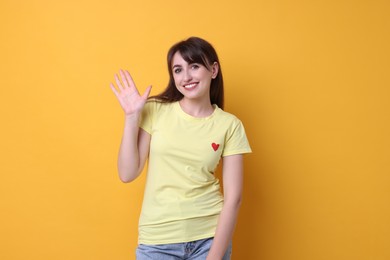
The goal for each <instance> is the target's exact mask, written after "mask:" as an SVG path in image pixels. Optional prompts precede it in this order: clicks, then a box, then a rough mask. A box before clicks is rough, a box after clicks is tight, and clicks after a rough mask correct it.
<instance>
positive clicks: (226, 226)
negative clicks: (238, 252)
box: [207, 154, 243, 260]
mask: <svg viewBox="0 0 390 260" xmlns="http://www.w3.org/2000/svg"><path fill="white" fill-rule="evenodd" d="M222 174H223V188H224V205H223V208H222V211H221V214H220V216H219V220H218V226H217V230H216V232H215V236H214V241H213V244H212V246H211V249H210V252H209V254H208V256H207V260H217V259H218V260H220V259H222V257H223V255H224V254H225V251H226V249H227V247H228V245H229V242H230V241H231V239H232V237H233V232H234V227H235V225H236V221H237V215H238V211H239V208H240V205H241V195H242V183H243V156H242V155H241V154H238V155H231V156H226V157H224V158H223V169H222Z"/></svg>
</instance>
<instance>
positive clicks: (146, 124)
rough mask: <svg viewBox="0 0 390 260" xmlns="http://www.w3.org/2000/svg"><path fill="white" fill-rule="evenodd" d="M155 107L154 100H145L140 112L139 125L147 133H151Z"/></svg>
mask: <svg viewBox="0 0 390 260" xmlns="http://www.w3.org/2000/svg"><path fill="white" fill-rule="evenodd" d="M155 108H156V106H155V102H153V101H147V102H146V104H145V106H144V108H143V110H142V113H141V119H140V123H139V127H140V128H142V129H143V130H145V131H146V132H148V133H149V134H152V127H153V121H154V120H153V118H154V113H155Z"/></svg>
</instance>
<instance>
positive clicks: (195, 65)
mask: <svg viewBox="0 0 390 260" xmlns="http://www.w3.org/2000/svg"><path fill="white" fill-rule="evenodd" d="M191 69H194V70H196V69H199V65H198V64H192V65H191Z"/></svg>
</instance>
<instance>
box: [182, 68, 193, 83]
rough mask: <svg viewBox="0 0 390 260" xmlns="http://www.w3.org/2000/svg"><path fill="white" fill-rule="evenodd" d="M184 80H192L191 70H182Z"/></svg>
mask: <svg viewBox="0 0 390 260" xmlns="http://www.w3.org/2000/svg"><path fill="white" fill-rule="evenodd" d="M183 79H184V81H185V82H190V81H191V80H192V76H191V72H190V70H185V71H184V78H183Z"/></svg>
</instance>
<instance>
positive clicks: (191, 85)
mask: <svg viewBox="0 0 390 260" xmlns="http://www.w3.org/2000/svg"><path fill="white" fill-rule="evenodd" d="M195 85H196V83H193V84H189V85H185V86H184V87H185V88H193V87H195Z"/></svg>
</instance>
